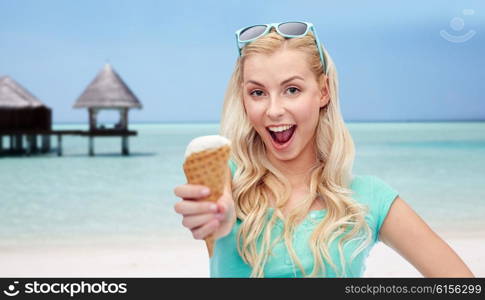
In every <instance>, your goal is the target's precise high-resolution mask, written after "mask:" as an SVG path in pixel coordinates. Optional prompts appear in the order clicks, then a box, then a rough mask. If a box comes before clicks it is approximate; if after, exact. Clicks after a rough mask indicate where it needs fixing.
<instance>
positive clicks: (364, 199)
mask: <svg viewBox="0 0 485 300" xmlns="http://www.w3.org/2000/svg"><path fill="white" fill-rule="evenodd" d="M350 188H351V189H352V191H353V193H354V194H353V199H354V200H355V201H357V202H359V203H361V204H363V205H365V206H366V207H367V208H368V214H367V217H368V221H369V223H370V225H371V227H372V229H373V231H374V233H375V235H374V237H375V240H376V241H377V236H378V232H379V230H380V228H381V227H382V224H383V223H384V219H385V218H386V216H387V214H388V212H389V209H390V208H391V205H392V204H393V202H394V200H395V199H396V197H397V196H398V195H399V193H398V191H397V190H396V189H395V188H394V187H393V186H391V185H390V184H389V183H387V182H386V181H385V180H383V179H382V178H380V177H378V176H374V175H356V176H354V177H353V178H352V182H351V184H350Z"/></svg>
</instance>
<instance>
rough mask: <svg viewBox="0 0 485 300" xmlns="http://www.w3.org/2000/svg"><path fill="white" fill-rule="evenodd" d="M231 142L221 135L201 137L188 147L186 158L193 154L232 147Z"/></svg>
mask: <svg viewBox="0 0 485 300" xmlns="http://www.w3.org/2000/svg"><path fill="white" fill-rule="evenodd" d="M230 144H231V142H230V141H229V140H228V139H227V138H225V137H223V136H221V135H205V136H199V137H197V138H195V139H193V140H192V141H191V142H190V143H189V144H188V145H187V149H186V150H185V158H187V157H189V156H190V155H191V154H193V153H195V152H200V151H204V150H208V149H215V148H219V147H222V146H224V145H230Z"/></svg>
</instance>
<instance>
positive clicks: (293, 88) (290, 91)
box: [286, 86, 300, 95]
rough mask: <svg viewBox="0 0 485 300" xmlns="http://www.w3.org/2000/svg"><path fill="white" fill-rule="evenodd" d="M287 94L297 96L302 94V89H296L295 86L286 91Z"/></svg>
mask: <svg viewBox="0 0 485 300" xmlns="http://www.w3.org/2000/svg"><path fill="white" fill-rule="evenodd" d="M286 92H287V93H288V94H290V95H295V94H297V93H298V92H300V89H299V88H297V87H294V86H291V87H289V88H287V89H286Z"/></svg>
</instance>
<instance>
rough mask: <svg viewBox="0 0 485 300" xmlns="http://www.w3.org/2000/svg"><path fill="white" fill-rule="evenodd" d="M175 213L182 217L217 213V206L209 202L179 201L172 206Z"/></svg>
mask: <svg viewBox="0 0 485 300" xmlns="http://www.w3.org/2000/svg"><path fill="white" fill-rule="evenodd" d="M174 209H175V212H177V213H179V214H182V215H193V214H204V213H215V212H217V205H216V204H215V203H212V202H209V201H186V200H184V201H180V202H177V203H175V205H174Z"/></svg>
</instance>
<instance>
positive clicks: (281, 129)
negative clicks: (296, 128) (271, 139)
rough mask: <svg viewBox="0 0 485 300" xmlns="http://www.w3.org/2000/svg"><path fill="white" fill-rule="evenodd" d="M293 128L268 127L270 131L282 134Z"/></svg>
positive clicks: (289, 126)
mask: <svg viewBox="0 0 485 300" xmlns="http://www.w3.org/2000/svg"><path fill="white" fill-rule="evenodd" d="M291 127H293V125H284V126H278V127H268V129H269V130H271V131H273V132H281V131H285V130H288V129H290V128H291Z"/></svg>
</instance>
